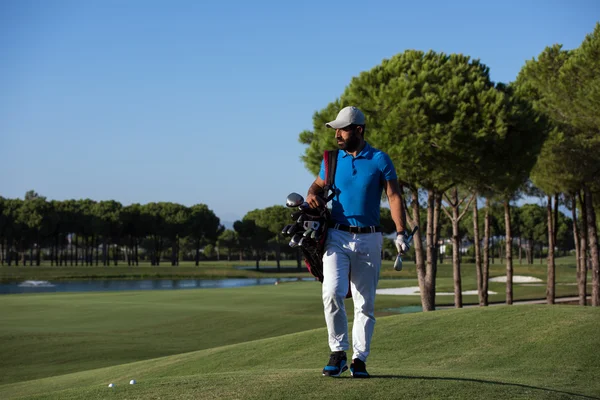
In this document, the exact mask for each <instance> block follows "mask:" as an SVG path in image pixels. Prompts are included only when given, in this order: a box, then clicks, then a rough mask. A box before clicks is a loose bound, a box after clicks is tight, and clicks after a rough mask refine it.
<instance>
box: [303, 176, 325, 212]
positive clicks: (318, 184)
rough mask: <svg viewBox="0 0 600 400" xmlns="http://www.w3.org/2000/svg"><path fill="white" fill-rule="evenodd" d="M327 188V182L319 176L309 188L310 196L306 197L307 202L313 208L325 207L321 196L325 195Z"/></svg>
mask: <svg viewBox="0 0 600 400" xmlns="http://www.w3.org/2000/svg"><path fill="white" fill-rule="evenodd" d="M324 187H325V181H324V180H323V179H321V177H319V176H317V179H315V181H314V182H313V184H312V185H310V188H308V194H307V195H306V202H307V203H308V205H309V206H310V207H311V208H318V207H321V206H324V205H325V202H324V201H323V198H322V197H321V196H320V195H321V194H322V193H323V188H324Z"/></svg>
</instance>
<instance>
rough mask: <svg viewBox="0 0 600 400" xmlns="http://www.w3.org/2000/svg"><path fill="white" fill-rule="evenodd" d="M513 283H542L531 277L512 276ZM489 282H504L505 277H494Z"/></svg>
mask: <svg viewBox="0 0 600 400" xmlns="http://www.w3.org/2000/svg"><path fill="white" fill-rule="evenodd" d="M512 281H513V283H537V282H544V281H543V280H541V279H539V278H535V277H533V276H524V275H513V280H512ZM490 282H505V283H506V276H496V277H495V278H491V279H490Z"/></svg>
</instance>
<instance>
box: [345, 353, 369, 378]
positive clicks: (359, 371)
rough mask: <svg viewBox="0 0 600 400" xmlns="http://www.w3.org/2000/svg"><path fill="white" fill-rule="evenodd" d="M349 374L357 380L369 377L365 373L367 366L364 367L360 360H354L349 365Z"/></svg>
mask: <svg viewBox="0 0 600 400" xmlns="http://www.w3.org/2000/svg"><path fill="white" fill-rule="evenodd" d="M350 374H351V375H352V377H353V378H357V379H365V378H370V377H371V376H370V375H369V373H368V372H367V366H366V365H365V362H364V361H363V360H361V359H360V358H355V359H354V360H352V364H351V365H350Z"/></svg>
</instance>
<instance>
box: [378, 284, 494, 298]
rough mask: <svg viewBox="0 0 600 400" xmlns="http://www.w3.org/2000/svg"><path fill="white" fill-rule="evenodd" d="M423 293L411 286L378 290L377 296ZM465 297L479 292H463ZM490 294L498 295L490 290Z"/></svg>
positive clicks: (437, 293)
mask: <svg viewBox="0 0 600 400" xmlns="http://www.w3.org/2000/svg"><path fill="white" fill-rule="evenodd" d="M420 293H421V291H420V289H419V287H418V286H410V287H403V288H390V289H377V294H391V295H396V296H418V295H420ZM462 294H463V295H471V294H472V295H476V294H477V290H466V291H464V292H462ZM488 294H496V292H492V291H491V290H488ZM436 295H438V296H454V292H436Z"/></svg>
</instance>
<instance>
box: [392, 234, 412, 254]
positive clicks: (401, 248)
mask: <svg viewBox="0 0 600 400" xmlns="http://www.w3.org/2000/svg"><path fill="white" fill-rule="evenodd" d="M394 244H395V245H396V249H398V253H400V254H404V253H406V252H407V251H408V250H409V249H410V243H408V237H407V236H406V232H402V233H399V234H398V236H396V240H395V241H394Z"/></svg>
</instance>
